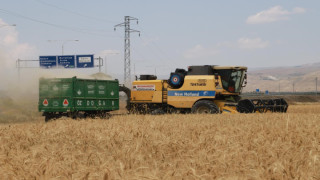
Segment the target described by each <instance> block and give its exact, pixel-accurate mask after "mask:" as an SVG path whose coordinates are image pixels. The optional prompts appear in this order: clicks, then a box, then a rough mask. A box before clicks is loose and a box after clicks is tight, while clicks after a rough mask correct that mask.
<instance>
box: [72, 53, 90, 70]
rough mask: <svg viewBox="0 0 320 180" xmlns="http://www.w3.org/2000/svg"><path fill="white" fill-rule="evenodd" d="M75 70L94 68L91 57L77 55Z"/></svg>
mask: <svg viewBox="0 0 320 180" xmlns="http://www.w3.org/2000/svg"><path fill="white" fill-rule="evenodd" d="M76 60H77V68H92V67H94V58H93V55H77V56H76Z"/></svg>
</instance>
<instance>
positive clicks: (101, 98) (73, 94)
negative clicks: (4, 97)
mask: <svg viewBox="0 0 320 180" xmlns="http://www.w3.org/2000/svg"><path fill="white" fill-rule="evenodd" d="M38 107H39V112H43V116H45V120H46V121H48V120H50V119H52V118H59V117H61V116H69V117H72V118H77V117H79V116H82V117H86V116H90V117H95V116H100V117H102V118H104V117H106V116H107V113H108V112H110V111H114V110H118V109H119V82H118V81H117V80H92V79H78V78H77V77H73V78H50V79H46V78H41V79H40V80H39V105H38Z"/></svg>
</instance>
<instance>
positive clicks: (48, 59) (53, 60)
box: [39, 56, 57, 68]
mask: <svg viewBox="0 0 320 180" xmlns="http://www.w3.org/2000/svg"><path fill="white" fill-rule="evenodd" d="M39 62H40V67H42V68H52V67H57V56H39Z"/></svg>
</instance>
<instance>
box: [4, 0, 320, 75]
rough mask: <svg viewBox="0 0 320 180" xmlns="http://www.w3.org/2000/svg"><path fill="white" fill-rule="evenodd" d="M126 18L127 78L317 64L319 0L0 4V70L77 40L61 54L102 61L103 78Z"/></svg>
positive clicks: (29, 0) (119, 60)
mask: <svg viewBox="0 0 320 180" xmlns="http://www.w3.org/2000/svg"><path fill="white" fill-rule="evenodd" d="M127 15H129V16H133V17H136V18H139V24H138V25H137V24H136V22H135V21H132V24H131V27H132V28H133V29H137V30H140V31H141V37H139V36H138V34H137V33H134V34H131V37H132V38H131V47H132V49H131V59H132V61H131V63H132V73H133V72H134V71H135V72H136V73H137V74H141V73H154V71H155V70H156V71H157V74H168V75H169V72H170V71H173V70H174V69H175V68H178V67H180V68H186V67H187V66H188V65H201V64H210V65H211V64H214V65H243V66H248V67H249V68H250V67H272V66H292V65H300V64H305V63H314V62H320V35H319V32H320V23H319V22H320V20H319V19H320V1H319V0H305V1H302V0H282V1H279V0H277V1H276V0H268V1H256V0H242V1H239V0H226V1H214V0H198V1H195V0H161V1H155V0H136V1H134V0H126V1H124V0H117V1H110V0H109V1H107V0H93V1H79V0H77V1H76V0H55V1H53V0H51V1H49V0H10V1H8V0H6V1H5V0H1V7H0V19H1V20H0V47H1V50H0V53H1V56H0V58H1V59H2V60H1V61H2V63H3V64H4V63H5V64H6V65H3V66H2V67H6V68H10V67H13V66H14V62H15V60H16V59H17V58H20V59H38V57H39V55H60V54H61V49H62V42H61V41H56V42H48V40H79V42H67V43H65V45H64V51H65V54H68V55H69V54H70V55H71V54H95V56H96V57H97V56H99V55H100V56H102V57H103V58H104V57H106V56H107V59H108V63H107V65H108V66H107V71H108V73H110V74H122V73H123V47H124V39H123V37H124V29H123V28H118V29H117V31H116V32H114V30H113V27H114V25H116V24H118V23H121V22H123V20H124V16H127ZM3 24H16V25H17V26H16V27H8V26H6V27H4V26H3ZM110 52H119V53H120V54H116V55H114V54H108V55H106V53H110ZM3 59H6V60H5V62H3V61H4V60H3ZM134 66H135V68H134ZM155 68H156V69H155ZM103 69H104V68H103Z"/></svg>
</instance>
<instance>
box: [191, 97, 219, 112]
mask: <svg viewBox="0 0 320 180" xmlns="http://www.w3.org/2000/svg"><path fill="white" fill-rule="evenodd" d="M191 112H192V113H195V114H218V113H219V112H220V111H219V108H218V107H217V105H216V104H215V103H214V102H212V101H209V100H201V101H198V102H196V103H195V104H194V105H193V106H192V108H191Z"/></svg>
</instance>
